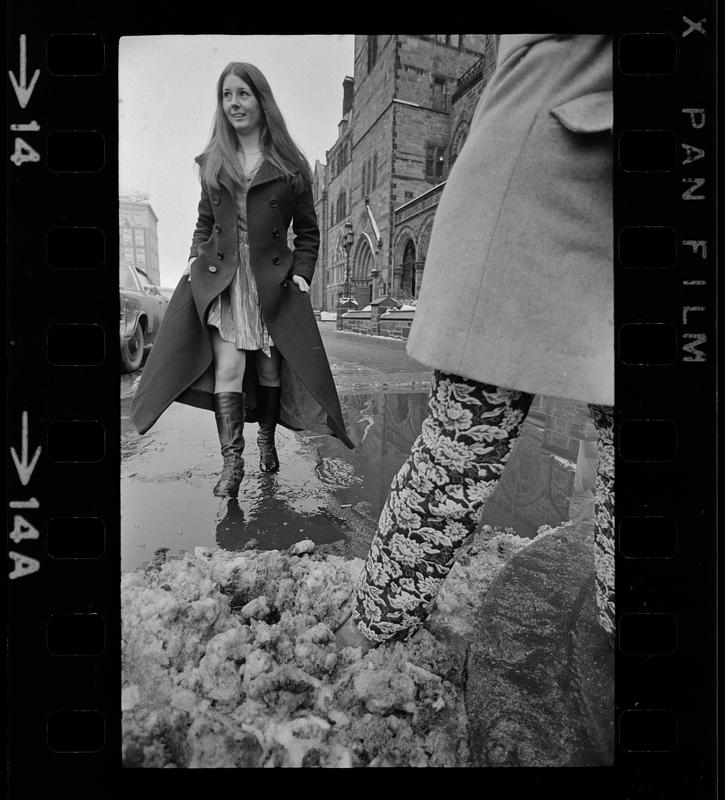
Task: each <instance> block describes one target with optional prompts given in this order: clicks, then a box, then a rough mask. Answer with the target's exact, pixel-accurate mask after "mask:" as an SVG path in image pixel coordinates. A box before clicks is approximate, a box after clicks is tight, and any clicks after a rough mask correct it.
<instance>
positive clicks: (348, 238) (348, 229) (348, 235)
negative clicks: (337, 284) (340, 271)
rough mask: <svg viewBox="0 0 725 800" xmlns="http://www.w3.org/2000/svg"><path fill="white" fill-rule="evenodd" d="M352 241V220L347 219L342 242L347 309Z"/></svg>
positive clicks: (353, 237) (348, 303) (353, 236)
mask: <svg viewBox="0 0 725 800" xmlns="http://www.w3.org/2000/svg"><path fill="white" fill-rule="evenodd" d="M354 241H355V234H354V233H353V230H352V221H351V220H349V219H348V220H346V221H345V241H344V242H343V247H344V248H345V292H346V295H347V305H348V309H349V307H350V251H351V250H352V245H353V242H354Z"/></svg>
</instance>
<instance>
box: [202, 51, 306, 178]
mask: <svg viewBox="0 0 725 800" xmlns="http://www.w3.org/2000/svg"><path fill="white" fill-rule="evenodd" d="M227 75H236V76H237V77H238V78H241V79H242V80H243V81H244V82H245V83H246V84H247V85H248V86H249V88H250V89H251V90H252V94H253V95H254V97H255V98H256V100H257V102H258V103H259V106H260V112H261V115H260V116H261V120H260V122H261V127H260V133H259V144H260V146H261V149H262V153H263V155H264V157H265V158H266V159H267V160H268V161H270V162H271V163H272V164H274V166H276V167H277V168H278V169H279V170H280V171H281V172H282V173H283V174H285V175H287V176H288V177H289V178H290V180H291V181H292V182H293V184H294V186H295V189H296V190H298V191H299V190H300V189H301V188H302V181H307V182H310V181H311V180H312V175H311V172H310V167H309V164H308V163H307V159H306V158H305V156H304V154H303V152H302V151H301V150H300V148H299V147H298V146H297V145H296V144H295V143H294V141H293V139H292V137H291V136H290V134H289V131H288V130H287V125H286V124H285V121H284V117H283V116H282V112H281V111H280V110H279V106H278V105H277V101H276V100H275V99H274V95H273V94H272V89H271V87H270V85H269V82H268V81H267V79H266V78H265V77H264V74H263V73H262V72H261V70H259V69H258V68H257V67H255V66H254V64H246V63H244V62H240V61H232V62H231V63H230V64H227V66H226V67H224V69H223V71H222V74H221V75H220V76H219V80H218V81H217V106H216V112H215V114H214V121H213V124H212V132H211V136H210V137H209V143H208V144H207V146H206V148H205V149H204V151H203V153H202V154H201V156H200V162H201V177H202V180H203V181H204V182H205V183H207V185H209V186H219V178H220V176H221V174H222V172H226V174H227V175H229V177H230V178H232V180H234V181H235V182H237V183H241V182H242V180H243V178H244V176H243V174H242V168H241V165H240V163H239V159H238V157H237V150H238V140H237V135H236V132H235V131H234V128H232V126H231V125H230V124H229V120H228V119H227V118H226V115H225V114H224V108H223V100H222V92H223V85H224V79H225V78H226V77H227Z"/></svg>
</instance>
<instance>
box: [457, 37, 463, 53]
mask: <svg viewBox="0 0 725 800" xmlns="http://www.w3.org/2000/svg"><path fill="white" fill-rule="evenodd" d="M458 49H459V50H462V49H463V34H461V35H460V36H459V37H458Z"/></svg>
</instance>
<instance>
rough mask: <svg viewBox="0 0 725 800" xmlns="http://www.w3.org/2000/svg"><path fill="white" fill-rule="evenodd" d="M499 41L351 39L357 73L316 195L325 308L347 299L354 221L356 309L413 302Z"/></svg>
mask: <svg viewBox="0 0 725 800" xmlns="http://www.w3.org/2000/svg"><path fill="white" fill-rule="evenodd" d="M495 43H496V39H495V37H494V36H492V35H488V34H465V35H461V34H435V35H432V34H431V35H397V34H395V35H370V36H368V35H358V36H356V37H355V62H354V77H349V76H348V77H346V78H345V80H344V81H343V103H342V118H341V120H340V123H339V126H338V135H337V141H336V142H335V144H334V145H333V146H332V147H331V148H330V149H329V150H328V151H327V154H326V155H327V165H326V169H325V173H326V174H325V190H326V198H325V197H324V195H325V191H324V190H322V189H321V188H318V190H317V191H318V194H317V198H318V199H317V202H318V214H319V213H320V212H321V210H322V205H323V202H326V206H327V207H326V212H327V213H326V215H325V217H324V221H323V220H322V218H321V219H320V223H321V224H320V228H321V231H324V235H325V238H326V254H325V257H324V258H323V257H322V254H321V256H320V260H319V266H318V273H319V281H320V282H321V286H320V290H319V292H320V293H321V299H322V307H323V308H324V309H326V310H335V308H336V306H337V303H338V298H339V297H340V296H341V295H346V294H347V280H346V277H347V275H346V272H347V269H346V267H347V253H346V251H345V248H344V236H345V223H346V222H347V221H348V220H349V221H350V222H351V223H352V226H353V233H354V237H355V241H354V245H353V247H352V250H351V252H350V254H349V262H350V276H349V277H350V294H351V295H352V296H353V297H354V298H356V300H357V302H358V304H359V307H363V306H365V305H366V304H368V303H369V302H371V301H372V300H375V299H376V298H378V297H384V296H385V295H388V294H390V295H393V296H394V297H396V298H398V299H408V298H414V297H416V296H417V291H418V288H419V286H420V278H421V273H422V269H423V263H424V259H425V250H426V247H427V239H426V237H427V235H428V234H429V233H430V223H431V222H432V218H433V213H434V211H435V206H436V205H437V197H438V196H439V194H440V191H441V189H442V185H443V183H444V182H445V179H446V176H447V174H448V170H449V168H450V165H451V163H452V160H453V159H454V158H455V155H456V153H457V152H458V150H459V149H460V146H461V144H462V143H463V140H464V139H465V135H466V132H467V122H468V120H470V114H471V113H472V109H473V106H474V105H475V101H476V100H477V99H478V96H479V95H480V92H481V91H482V89H483V85H485V81H486V80H487V79H488V75H490V72H491V71H492V70H493V64H494V61H495ZM454 100H455V102H454ZM316 307H320V306H316Z"/></svg>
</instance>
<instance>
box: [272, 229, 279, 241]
mask: <svg viewBox="0 0 725 800" xmlns="http://www.w3.org/2000/svg"><path fill="white" fill-rule="evenodd" d="M272 236H273V237H274V238H275V239H279V228H274V230H273V231H272Z"/></svg>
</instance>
